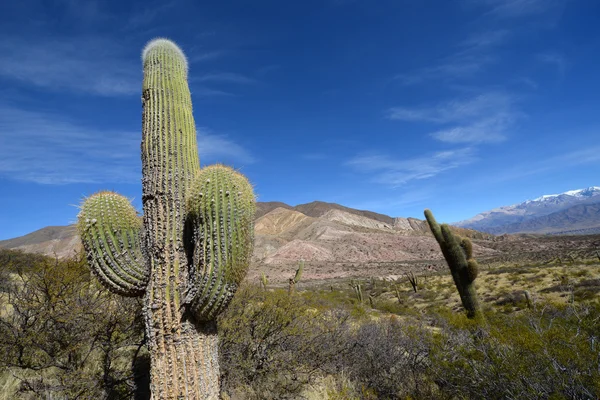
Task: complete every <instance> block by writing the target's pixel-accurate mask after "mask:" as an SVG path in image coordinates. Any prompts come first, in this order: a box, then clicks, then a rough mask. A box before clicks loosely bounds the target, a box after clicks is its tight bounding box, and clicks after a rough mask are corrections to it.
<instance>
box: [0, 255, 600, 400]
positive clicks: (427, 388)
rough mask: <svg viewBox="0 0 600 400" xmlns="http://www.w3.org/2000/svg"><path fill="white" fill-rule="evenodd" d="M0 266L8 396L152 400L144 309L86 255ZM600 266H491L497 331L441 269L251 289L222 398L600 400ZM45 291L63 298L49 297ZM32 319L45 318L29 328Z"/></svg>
mask: <svg viewBox="0 0 600 400" xmlns="http://www.w3.org/2000/svg"><path fill="white" fill-rule="evenodd" d="M0 260H2V264H1V268H0V274H2V276H5V277H6V276H8V277H9V278H8V279H6V278H5V281H4V285H3V286H2V287H3V289H2V292H1V293H0V299H1V302H2V313H1V315H0V317H1V321H2V322H1V326H2V329H3V331H2V335H0V352H1V353H0V354H1V355H2V356H1V357H0V360H2V364H1V365H0V385H1V387H2V390H3V393H4V397H3V398H2V397H0V399H15V398H23V399H31V398H40V397H41V398H44V397H47V396H49V394H50V393H51V395H52V398H54V399H67V398H73V397H76V396H79V397H80V398H94V399H96V398H98V399H126V398H132V397H134V398H137V399H143V398H148V397H147V396H148V372H149V365H148V352H147V349H146V347H145V345H144V343H143V328H142V323H141V318H140V316H141V304H140V302H139V300H137V299H125V298H120V297H116V296H114V295H112V294H110V293H108V292H107V291H106V290H105V289H103V288H102V287H101V286H99V285H97V284H96V283H95V282H94V281H93V280H91V279H90V275H89V273H88V272H87V268H86V267H85V261H84V260H81V259H77V260H68V261H56V260H54V259H50V258H45V257H38V256H32V255H27V254H23V253H20V252H7V251H2V252H0ZM599 266H600V263H599V262H596V263H590V264H588V263H583V260H579V261H578V263H576V264H574V265H573V266H569V267H568V268H566V269H565V268H563V266H560V265H543V264H539V265H533V264H525V265H516V266H515V265H514V263H512V262H511V264H510V265H509V266H499V267H498V268H495V269H494V270H483V271H481V277H480V279H478V282H479V283H478V288H477V290H478V292H479V294H480V297H481V300H480V301H481V305H482V313H483V314H484V315H485V321H486V323H485V324H480V323H477V322H476V321H473V320H470V319H468V318H467V317H466V316H465V315H464V313H463V312H462V311H461V310H462V306H461V301H460V298H459V296H458V294H457V293H456V290H455V289H454V283H453V279H452V277H451V276H450V274H431V275H430V276H428V278H427V281H426V282H424V283H423V284H422V285H421V286H420V289H419V291H418V292H417V293H415V292H414V290H413V289H412V287H411V286H410V285H408V284H407V283H406V278H405V277H404V278H399V280H396V281H384V280H379V279H374V280H371V279H368V280H366V281H365V280H358V279H356V280H353V281H350V280H346V281H329V282H323V283H322V284H320V285H312V286H310V282H307V283H306V284H305V285H303V288H302V289H300V290H299V289H297V290H296V293H295V295H294V296H292V297H290V296H289V295H288V288H286V287H285V286H281V287H279V288H277V287H270V288H269V289H268V290H264V288H263V287H261V286H259V285H250V284H244V285H243V286H242V288H241V289H240V291H239V292H238V293H237V294H236V296H235V297H234V299H233V301H232V303H231V305H230V307H229V309H228V310H227V311H226V312H225V313H224V314H223V315H221V316H220V318H219V337H220V364H221V366H222V370H221V373H222V397H223V398H224V399H232V400H233V399H269V398H272V399H285V398H290V399H295V398H307V399H398V398H401V399H404V398H415V399H416V398H418V399H471V398H519V399H595V398H598V396H600V385H599V384H598V382H600V373H599V371H598V365H600V358H599V357H600V355H599V354H600V353H599V351H598V332H600V325H599V324H600V298H599V296H598V292H599V291H600V268H599ZM41 271H45V272H44V273H43V274H41V275H40V273H41ZM581 271H587V273H586V274H583V273H582V272H581ZM415 276H416V274H415ZM532 277H538V280H536V281H534V284H533V285H530V287H527V286H526V285H528V284H531V282H532ZM34 283H35V285H36V286H35V287H36V289H35V290H33V288H34V286H32V285H33V284H34ZM67 283H68V285H65V284H67ZM358 285H360V287H361V292H362V293H363V301H362V302H361V301H359V299H358V298H357V292H356V289H355V288H356V287H357V286H358ZM555 287H561V288H562V289H561V290H555V289H554V288H555ZM569 287H572V293H573V296H572V297H571V296H570V295H569V293H570V292H569V291H568V290H567V289H568V288H569ZM24 288H28V289H27V290H23V289H24ZM44 288H49V289H50V290H49V293H57V294H58V296H55V297H43V296H42V297H40V294H41V293H44V290H47V289H44ZM52 288H54V289H52ZM565 288H566V289H565ZM17 289H19V290H20V291H18V293H17V294H15V293H16V291H17ZM59 289H60V290H59ZM67 289H68V290H67ZM332 289H333V290H332ZM546 289H550V290H546ZM563 289H564V290H563ZM526 291H527V292H529V296H530V300H531V304H528V300H527V295H526ZM34 293H38V294H37V295H36V296H37V298H39V299H42V300H43V302H42V303H43V304H46V305H45V306H42V305H41V304H42V303H37V302H34V301H31V296H32V295H33V294H34ZM564 294H566V297H560V296H561V295H564ZM367 296H369V297H370V298H371V299H372V301H373V304H372V307H369V306H368V303H366V304H365V301H364V300H366V297H367ZM19 299H25V300H19ZM52 299H54V300H52ZM13 304H16V307H17V308H16V309H18V310H19V312H18V313H15V312H13V311H12V310H15V309H13V307H14V305H13ZM23 305H28V307H23ZM67 308H68V310H69V313H66V312H65V310H66V309H67ZM123 309H126V310H129V311H128V312H120V311H122V310H123ZM28 310H29V311H28ZM107 311H109V312H107ZM31 312H35V313H37V314H36V315H38V318H37V319H36V320H32V322H31V323H29V324H24V321H25V319H24V318H23V316H24V315H32V314H31ZM19 313H21V314H19ZM19 315H20V316H19ZM66 317H68V318H66ZM11 326H12V328H10V329H12V330H7V329H9V327H11ZM41 327H47V328H45V329H47V332H45V331H43V330H42V329H41ZM15 329H16V330H15ZM9 332H13V333H10V334H9ZM65 332H69V334H68V335H67V334H65ZM15 333H18V334H15ZM32 343H33V344H35V345H33V346H32ZM25 346H27V347H25ZM25 348H26V349H27V351H26V352H22V351H20V350H19V349H25ZM21 352H22V354H23V356H20V354H21ZM20 357H21V358H20ZM107 366H108V367H107ZM145 396H146V397H145Z"/></svg>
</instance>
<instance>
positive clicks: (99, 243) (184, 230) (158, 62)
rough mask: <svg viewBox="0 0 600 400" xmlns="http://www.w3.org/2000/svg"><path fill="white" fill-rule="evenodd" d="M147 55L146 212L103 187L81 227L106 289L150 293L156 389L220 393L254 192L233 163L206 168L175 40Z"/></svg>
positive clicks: (176, 395) (248, 247)
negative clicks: (229, 314) (225, 323)
mask: <svg viewBox="0 0 600 400" xmlns="http://www.w3.org/2000/svg"><path fill="white" fill-rule="evenodd" d="M142 61H143V65H144V81H143V89H142V105H143V113H142V147H141V148H142V203H143V208H144V215H143V220H142V219H140V218H139V217H138V215H137V213H136V211H135V209H134V207H133V206H132V205H131V204H130V202H129V201H128V200H127V199H126V198H125V197H123V196H120V195H118V194H116V193H112V192H100V193H96V194H94V195H92V196H90V197H89V198H87V199H86V200H85V201H84V203H83V205H82V206H81V212H80V214H79V222H78V228H79V233H80V235H81V238H82V241H83V245H84V248H85V250H86V253H87V257H88V260H89V263H90V265H91V267H92V270H93V271H94V272H95V274H96V275H97V276H98V278H99V279H100V281H101V282H102V283H103V284H104V285H105V286H106V287H107V288H108V289H110V290H111V291H113V292H115V293H119V294H122V295H125V296H144V310H143V312H144V318H145V320H146V337H147V344H148V349H149V351H150V356H151V383H150V389H151V391H152V398H153V399H155V400H157V399H218V398H219V363H218V343H217V330H216V322H215V317H216V315H217V314H219V313H220V312H221V311H222V310H223V309H224V308H225V307H226V306H227V304H228V303H229V301H230V300H231V298H232V297H233V294H234V292H235V290H236V289H237V287H238V285H239V284H240V282H241V280H242V279H243V278H244V276H245V274H246V271H247V268H248V266H249V263H250V256H251V253H252V246H253V226H252V224H253V218H254V212H255V198H254V194H253V190H252V186H251V185H250V183H249V182H248V180H247V179H246V178H245V177H244V176H242V175H241V174H239V173H237V172H236V171H234V170H233V169H231V168H228V167H225V166H222V165H216V166H210V167H206V168H204V169H202V170H201V169H200V164H199V159H198V148H197V142H196V128H195V124H194V118H193V116H192V101H191V96H190V91H189V88H188V85H187V74H188V66H187V61H186V57H185V55H184V54H183V52H182V51H181V50H180V49H179V47H177V45H176V44H174V43H173V42H171V41H169V40H166V39H155V40H153V41H151V42H149V43H148V45H147V46H146V47H145V48H144V51H143V54H142Z"/></svg>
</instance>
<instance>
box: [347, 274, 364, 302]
mask: <svg viewBox="0 0 600 400" xmlns="http://www.w3.org/2000/svg"><path fill="white" fill-rule="evenodd" d="M350 286H351V287H352V289H354V294H356V298H357V299H358V301H359V302H360V303H362V302H363V301H364V298H363V292H362V286H361V284H360V282H357V281H355V280H354V279H352V280H351V281H350Z"/></svg>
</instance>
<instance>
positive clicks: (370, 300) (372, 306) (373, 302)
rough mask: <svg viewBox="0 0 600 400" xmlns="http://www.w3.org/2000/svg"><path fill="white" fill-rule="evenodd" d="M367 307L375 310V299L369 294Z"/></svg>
mask: <svg viewBox="0 0 600 400" xmlns="http://www.w3.org/2000/svg"><path fill="white" fill-rule="evenodd" d="M369 306H370V307H371V308H375V297H373V295H371V294H369Z"/></svg>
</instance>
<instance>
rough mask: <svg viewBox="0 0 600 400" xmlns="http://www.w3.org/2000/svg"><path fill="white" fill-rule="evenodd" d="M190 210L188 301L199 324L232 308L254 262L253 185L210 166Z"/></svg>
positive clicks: (191, 199)
mask: <svg viewBox="0 0 600 400" xmlns="http://www.w3.org/2000/svg"><path fill="white" fill-rule="evenodd" d="M187 207H188V224H190V225H191V227H192V228H191V229H192V231H193V232H194V234H193V237H192V238H190V239H191V240H190V241H186V246H191V247H193V260H192V264H191V268H190V276H189V281H188V282H189V283H188V293H187V295H186V299H187V301H189V303H190V308H191V310H192V312H193V314H194V316H195V317H196V319H197V320H199V321H204V320H211V319H213V318H214V317H215V316H216V314H218V313H219V312H220V311H221V310H222V309H224V308H225V307H226V306H227V305H228V304H229V301H230V300H231V298H232V297H233V294H234V292H235V290H236V289H237V287H238V285H239V284H240V282H241V280H242V279H243V278H244V276H245V275H246V272H247V270H248V267H249V264H250V257H251V255H252V237H253V216H254V213H255V201H254V194H253V191H252V186H251V185H250V183H249V182H248V180H247V179H246V178H245V177H244V176H243V175H241V174H239V173H237V172H235V171H234V170H233V169H231V168H229V167H225V166H223V165H214V166H210V167H206V168H204V169H203V170H202V171H201V172H200V173H199V174H198V176H197V177H196V179H195V181H194V183H193V186H192V190H191V191H190V196H189V199H188V202H187Z"/></svg>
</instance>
